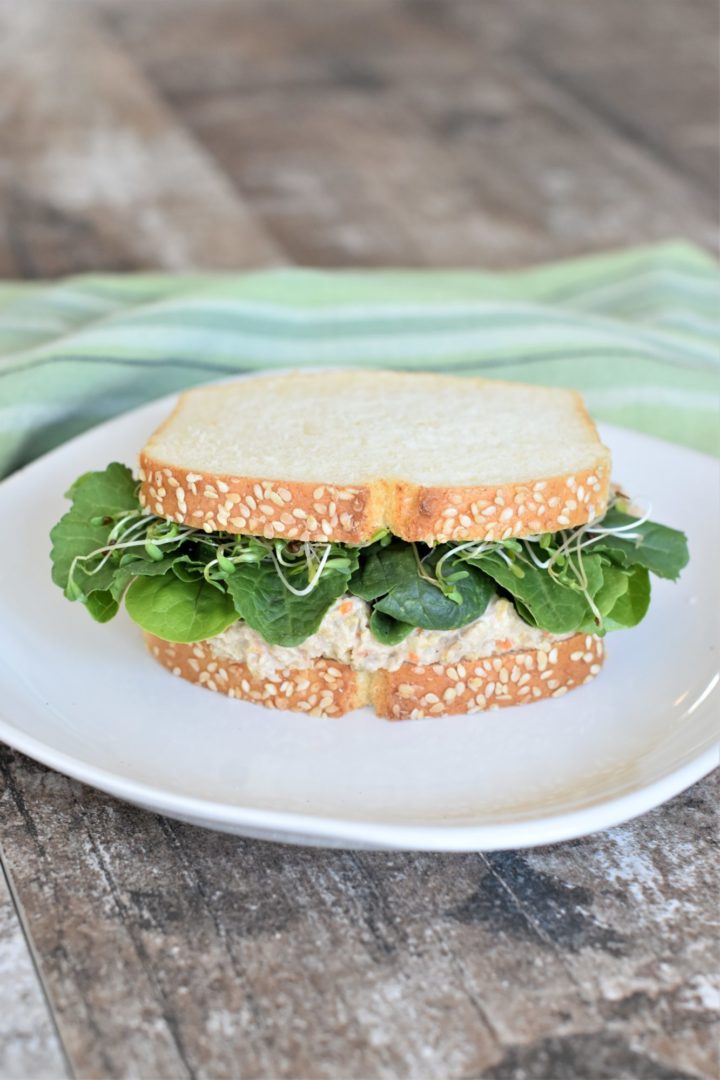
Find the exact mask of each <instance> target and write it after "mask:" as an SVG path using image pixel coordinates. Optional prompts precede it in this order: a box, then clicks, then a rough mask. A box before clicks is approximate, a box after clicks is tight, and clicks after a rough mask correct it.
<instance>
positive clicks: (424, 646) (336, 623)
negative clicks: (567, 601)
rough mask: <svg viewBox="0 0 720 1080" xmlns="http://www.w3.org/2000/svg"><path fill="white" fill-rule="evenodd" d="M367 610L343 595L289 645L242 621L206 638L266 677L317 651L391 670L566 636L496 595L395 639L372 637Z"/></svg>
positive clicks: (547, 644) (304, 662) (544, 645)
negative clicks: (452, 625)
mask: <svg viewBox="0 0 720 1080" xmlns="http://www.w3.org/2000/svg"><path fill="white" fill-rule="evenodd" d="M369 614H370V608H369V606H368V604H366V603H365V601H364V600H361V599H360V598H359V597H357V596H343V597H341V598H340V599H339V600H337V601H336V602H335V603H334V604H333V606H332V607H331V608H330V609H329V610H328V612H327V614H326V615H325V618H324V619H323V621H322V623H321V624H320V628H319V629H318V631H317V633H315V634H312V635H311V636H310V637H309V638H306V640H305V641H303V643H302V644H301V645H297V646H295V647H294V648H286V647H285V646H283V645H268V643H267V642H266V641H265V639H264V638H263V637H261V636H260V634H258V633H257V631H256V630H253V629H251V627H249V626H247V624H246V623H243V622H237V623H233V625H232V626H230V627H228V629H227V630H225V631H223V633H222V634H218V636H217V637H214V638H211V639H210V641H209V642H208V644H209V646H210V649H211V650H212V652H213V653H214V654H215V656H216V657H217V658H218V659H220V660H225V661H230V662H231V663H233V662H234V663H244V664H247V666H248V668H249V669H250V671H251V673H252V674H253V675H255V676H258V677H260V678H267V677H269V676H271V675H274V674H275V673H276V672H278V671H283V670H285V669H288V668H305V667H307V666H308V665H309V664H310V663H312V661H313V660H315V659H317V658H318V657H320V656H323V657H325V658H327V659H328V660H340V661H341V662H342V663H344V664H349V665H350V667H352V668H354V669H355V670H356V671H377V670H378V669H379V668H384V669H386V670H387V671H397V669H398V668H399V667H400V666H401V665H402V664H404V663H407V662H409V663H412V664H454V663H457V662H458V661H459V660H470V659H473V660H475V659H480V658H482V657H484V656H494V655H496V654H498V653H503V652H512V651H514V650H516V649H543V650H544V651H549V650H550V649H551V648H552V646H553V644H554V643H555V642H556V641H559V640H562V639H563V638H566V637H569V636H570V635H569V634H550V633H548V631H547V630H539V629H538V628H537V627H534V626H528V625H527V623H525V622H523V620H522V619H521V618H520V616H519V615H518V613H517V612H516V610H515V608H514V606H513V604H512V603H511V602H510V601H509V600H506V599H504V598H502V597H495V598H494V599H493V600H491V601H490V603H489V604H488V606H487V608H486V610H485V611H484V613H483V614H482V615H481V616H480V618H479V619H476V620H475V622H471V623H468V624H467V626H462V627H460V629H459V630H420V629H415V630H412V631H411V633H410V634H408V636H407V637H406V638H405V640H404V641H401V642H400V643H399V644H397V645H381V644H380V642H379V641H376V640H375V638H374V637H373V635H372V633H371V631H370V626H369V621H368V620H369Z"/></svg>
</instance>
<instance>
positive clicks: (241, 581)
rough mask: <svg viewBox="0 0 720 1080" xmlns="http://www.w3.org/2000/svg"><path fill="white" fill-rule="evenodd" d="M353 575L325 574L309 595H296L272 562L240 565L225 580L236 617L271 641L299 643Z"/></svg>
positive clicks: (316, 628) (327, 572)
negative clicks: (289, 588)
mask: <svg viewBox="0 0 720 1080" xmlns="http://www.w3.org/2000/svg"><path fill="white" fill-rule="evenodd" d="M349 577H350V575H349V573H347V572H346V573H343V572H342V571H339V570H329V571H326V572H325V573H323V574H322V576H321V578H320V580H319V581H318V583H317V585H316V586H315V588H314V589H313V590H312V592H311V593H309V594H308V595H307V596H295V595H294V593H292V592H290V591H289V590H288V589H287V588H286V587H285V585H284V584H283V582H282V580H281V579H280V576H279V575H278V573H277V570H276V569H275V567H274V565H273V564H272V563H265V562H263V563H259V564H255V565H253V564H252V563H251V564H246V565H245V566H238V567H237V568H236V569H235V572H234V573H233V574H231V575H230V576H229V577H228V578H227V581H226V583H225V584H226V588H227V589H228V592H229V593H230V597H231V599H232V602H233V604H234V606H235V613H236V614H235V617H236V618H238V619H242V620H243V621H244V622H246V623H247V624H248V626H251V627H252V628H253V630H257V632H258V633H259V634H261V635H262V637H263V638H264V639H265V641H267V642H269V643H270V644H271V645H286V646H293V645H300V644H302V642H303V641H305V639H306V638H308V637H310V635H311V634H314V633H315V632H316V631H317V630H318V628H319V626H320V623H321V622H322V620H323V618H324V616H325V613H326V612H327V610H328V608H329V607H331V605H332V604H334V603H335V601H336V600H337V599H338V597H340V596H342V595H343V593H345V592H347V583H348V579H349Z"/></svg>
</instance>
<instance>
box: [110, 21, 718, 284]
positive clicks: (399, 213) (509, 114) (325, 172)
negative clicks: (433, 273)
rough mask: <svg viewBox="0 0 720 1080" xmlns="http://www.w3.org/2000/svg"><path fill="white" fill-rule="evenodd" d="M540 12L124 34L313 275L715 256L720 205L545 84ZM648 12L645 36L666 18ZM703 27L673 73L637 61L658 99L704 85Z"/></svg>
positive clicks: (140, 26) (145, 29)
mask: <svg viewBox="0 0 720 1080" xmlns="http://www.w3.org/2000/svg"><path fill="white" fill-rule="evenodd" d="M616 7H617V5H616ZM543 10H545V11H546V12H547V7H545V8H544V9H543ZM533 11H534V9H532V7H530V14H531V15H532V12H533ZM279 12H282V15H281V16H280V15H279ZM522 12H523V7H522V4H520V5H519V6H518V5H517V4H515V5H505V4H503V3H498V2H497V0H490V2H489V3H486V4H483V5H482V7H479V6H478V5H476V4H463V3H459V4H458V3H450V4H448V5H441V4H427V3H423V4H401V3H398V2H390V3H387V2H385V0H382V2H377V0H365V2H364V3H363V4H345V5H332V4H329V3H328V2H327V0H306V2H305V3H304V4H303V5H302V9H298V8H293V7H292V6H291V5H284V6H283V7H282V8H280V9H278V8H277V7H272V8H268V6H267V5H265V4H262V3H258V2H257V0H244V2H243V3H241V4H238V3H235V2H234V0H232V2H230V0H209V2H208V3H207V4H205V5H203V6H202V7H197V6H193V5H190V6H187V5H184V4H180V5H177V4H175V3H174V2H173V0H156V2H155V3H153V4H152V5H138V4H133V3H130V4H128V5H123V6H113V7H112V9H111V15H110V19H111V22H112V26H113V28H114V31H115V33H116V34H117V35H118V38H119V40H121V41H122V43H123V44H124V45H125V46H126V47H127V49H128V50H129V51H130V52H131V54H132V55H133V57H134V58H135V59H136V61H137V63H138V64H140V65H141V66H142V68H143V70H144V72H145V73H146V76H147V78H148V80H149V81H150V82H151V83H152V84H153V85H154V86H156V87H157V88H158V90H159V91H160V92H161V93H162V94H163V95H164V96H165V98H166V100H167V101H168V102H169V103H170V104H171V105H172V107H173V108H174V109H175V110H176V112H177V114H178V115H180V116H182V118H183V120H184V121H185V122H186V123H187V124H188V126H189V127H190V128H191V129H192V131H193V132H194V134H195V136H196V138H197V139H198V141H200V142H202V144H203V145H204V146H206V147H207V149H208V151H209V152H210V153H211V154H212V155H213V156H214V157H215V158H216V159H217V160H218V161H219V162H221V163H222V165H223V167H224V169H225V170H226V172H227V173H228V175H230V176H231V177H232V178H233V180H234V182H235V183H236V185H237V187H238V188H239V189H240V190H241V191H242V192H243V194H244V196H245V197H246V198H247V199H248V200H249V201H250V203H251V204H252V206H253V207H254V209H255V210H256V212H257V214H258V215H259V217H260V218H261V219H262V221H263V222H264V224H265V226H266V228H267V229H268V230H269V231H271V232H272V233H273V235H274V236H276V237H277V238H278V239H279V240H280V242H281V243H282V245H283V246H284V247H285V248H286V249H287V250H288V251H289V252H290V253H291V255H292V257H293V258H294V259H295V260H298V261H302V262H311V263H331V264H343V263H347V262H348V261H351V262H353V263H356V264H358V263H363V264H377V263H383V264H388V263H396V264H397V263H411V264H415V265H419V264H447V263H455V264H469V265H473V264H482V265H495V266H505V265H517V264H519V263H523V262H527V261H532V260H537V259H542V258H547V257H557V256H560V255H569V254H572V253H575V252H579V251H587V250H591V249H597V248H607V247H611V246H621V245H624V244H626V243H627V242H628V240H629V239H630V238H632V241H633V242H642V241H651V240H657V239H664V238H667V237H669V236H676V235H679V234H680V235H685V236H687V237H688V238H691V239H695V240H697V241H698V242H700V243H704V244H706V245H712V244H714V243H715V242H716V237H715V232H716V229H715V217H716V214H715V205H714V201H713V199H712V193H710V194H708V193H707V192H704V191H698V190H692V187H691V186H690V185H689V184H688V183H687V181H686V178H685V177H684V176H681V175H678V170H677V168H676V167H675V165H674V163H672V162H669V161H668V160H663V155H659V154H657V153H654V152H651V150H650V149H649V148H648V147H647V146H644V145H641V143H640V141H639V140H638V139H633V138H631V137H630V136H629V133H628V132H627V131H626V130H625V129H624V128H623V127H622V125H620V124H619V123H615V122H614V121H613V120H612V118H611V119H610V120H608V118H607V117H604V116H602V115H600V113H601V111H602V110H601V109H600V107H599V106H597V107H596V105H595V104H594V103H593V101H592V100H591V97H592V95H591V94H590V92H589V91H588V92H587V93H585V94H579V93H578V94H577V95H573V93H572V87H570V88H569V89H566V87H565V86H564V84H563V82H562V80H561V79H560V77H559V76H558V78H557V79H554V78H553V77H551V76H550V75H549V74H548V73H547V72H546V71H545V70H544V68H543V67H542V65H541V64H540V61H541V60H542V59H543V57H546V56H547V55H549V53H550V48H549V45H548V44H547V39H548V38H549V36H550V31H551V30H552V28H553V27H554V26H555V22H554V21H553V18H552V17H551V16H550V15H546V17H545V20H544V22H542V23H541V26H544V27H545V28H546V31H545V42H546V45H545V51H544V52H541V53H538V56H537V57H536V56H535V54H531V55H530V56H528V55H525V54H526V53H529V50H530V44H529V39H528V34H527V33H524V32H523V31H524V30H525V31H527V27H528V25H529V26H531V27H534V26H535V23H536V22H538V21H539V17H537V16H536V17H535V18H534V21H533V18H528V19H527V20H525V21H523V19H522V18H521V17H519V15H521V14H522ZM633 12H634V15H633V16H630V15H628V16H627V19H629V18H634V19H635V23H634V26H635V27H636V37H637V34H639V33H640V28H641V27H642V24H643V19H650V18H651V17H652V15H651V10H650V5H649V4H647V3H639V4H636V5H633ZM596 21H597V20H596ZM560 22H561V20H559V19H558V23H560ZM583 25H584V24H583ZM612 26H613V22H612V19H611V18H608V33H607V37H608V39H609V38H610V37H611V30H612ZM683 29H684V31H685V34H686V37H687V38H688V40H689V44H688V45H687V47H686V49H685V50H684V53H683V55H682V56H681V57H679V58H678V60H677V62H676V64H675V66H674V67H673V68H672V69H671V70H670V72H669V75H668V71H667V70H665V69H663V70H662V71H661V70H658V69H656V68H655V67H654V65H653V64H652V62H651V60H650V58H649V57H647V58H646V57H645V56H639V57H637V61H638V67H639V68H640V70H641V71H642V74H643V76H644V78H645V79H646V82H647V83H648V86H649V89H648V91H647V92H648V95H650V93H651V88H652V86H654V85H656V84H657V85H658V87H659V89H662V92H663V95H669V94H671V93H672V87H673V86H674V85H678V84H682V83H683V81H688V82H692V80H693V78H694V70H693V56H694V55H695V53H694V51H693V50H695V52H697V51H698V50H700V52H701V53H703V50H704V49H705V29H706V28H705V22H704V21H703V20H702V19H701V20H699V21H698V20H695V21H693V17H692V11H690V13H689V15H688V17H687V19H685V18H684V19H683ZM558 30H559V33H560V34H561V38H562V27H561V26H558ZM581 30H582V26H581ZM576 36H577V35H576ZM587 47H588V48H590V44H588V46H587ZM602 51H603V50H602V47H600V48H599V52H602ZM636 53H637V50H636ZM210 54H212V56H213V63H212V64H211V65H210V64H207V63H206V58H207V56H208V55H210ZM538 57H539V59H538ZM531 61H532V62H531ZM543 63H544V61H543ZM609 74H610V75H611V74H612V72H609ZM668 79H670V80H671V81H670V84H669V85H668ZM586 99H587V100H586ZM661 99H662V95H661ZM689 107H690V102H689V100H688V108H689ZM690 122H691V118H687V123H690ZM692 122H695V121H692ZM637 123H638V124H639V123H640V120H638V121H637ZM661 123H662V121H661V120H658V124H661ZM656 126H657V125H656ZM665 156H666V157H667V155H665Z"/></svg>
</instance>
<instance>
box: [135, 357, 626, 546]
mask: <svg viewBox="0 0 720 1080" xmlns="http://www.w3.org/2000/svg"><path fill="white" fill-rule="evenodd" d="M140 477H141V481H142V483H141V489H140V498H141V502H142V503H143V505H144V506H146V507H147V508H148V509H149V510H151V511H153V512H154V513H156V514H158V515H160V516H162V517H167V518H172V519H173V520H175V521H178V522H184V523H186V524H188V525H195V526H198V527H201V528H204V529H205V530H206V531H207V532H211V531H215V530H222V531H226V532H230V533H245V534H249V535H255V536H265V537H268V538H271V537H279V538H281V539H284V540H317V541H328V540H333V541H336V542H339V543H346V544H362V543H366V542H367V541H368V540H370V539H371V538H372V537H373V535H374V534H375V533H377V532H378V530H380V529H384V528H388V529H390V530H391V531H392V532H393V533H394V534H395V535H396V536H400V537H402V538H403V539H404V540H418V541H424V542H426V543H439V542H444V541H448V540H453V541H463V540H500V539H505V538H507V537H510V536H529V535H533V534H535V533H540V532H556V531H558V530H559V529H563V528H568V527H570V526H574V525H580V524H582V523H584V522H586V521H590V520H592V519H593V518H594V517H596V516H597V515H599V514H601V513H602V512H603V511H604V509H605V507H606V505H607V498H608V487H609V480H610V454H609V451H608V450H607V448H606V447H605V446H603V444H602V443H601V442H600V438H599V436H598V433H597V431H596V429H595V425H594V424H593V422H592V420H591V419H590V417H589V416H588V413H587V410H586V408H585V405H584V403H583V400H582V398H581V397H580V395H579V394H577V393H576V392H575V391H572V390H561V389H555V388H548V387H540V386H527V385H524V384H521V383H509V382H499V381H495V380H491V379H480V378H467V377H456V376H446V375H430V374H416V373H405V372H394V371H367V370H341V371H327V372H313V373H301V372H297V373H292V374H289V375H277V376H263V377H255V378H243V379H238V380H237V381H235V382H230V383H220V384H215V385H212V386H206V387H201V388H199V389H196V390H189V391H187V392H186V393H184V394H182V395H181V396H180V399H179V401H178V403H177V405H176V407H175V409H174V411H173V412H172V413H171V415H170V416H169V417H168V419H167V420H166V421H165V422H164V423H163V424H162V425H161V426H160V427H159V428H158V430H157V431H156V432H155V433H154V434H153V435H152V436H151V437H150V439H149V441H148V443H147V445H146V446H145V448H144V449H143V451H142V452H141V454H140Z"/></svg>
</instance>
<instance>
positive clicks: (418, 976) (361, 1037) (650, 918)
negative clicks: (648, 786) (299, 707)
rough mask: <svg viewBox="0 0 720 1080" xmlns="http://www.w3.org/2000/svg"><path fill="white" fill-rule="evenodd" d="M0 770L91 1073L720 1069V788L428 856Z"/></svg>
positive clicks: (58, 987) (49, 975) (27, 898)
mask: <svg viewBox="0 0 720 1080" xmlns="http://www.w3.org/2000/svg"><path fill="white" fill-rule="evenodd" d="M1 761H2V775H3V777H4V784H3V795H2V802H1V803H0V810H1V812H2V820H3V822H4V830H3V831H4V838H5V844H6V852H7V857H8V860H9V861H10V863H11V865H12V866H13V868H14V873H15V877H16V881H17V887H18V890H19V892H20V894H21V895H22V897H23V903H24V905H25V910H26V914H27V921H28V926H29V928H30V931H31V933H32V935H33V939H34V940H35V942H36V945H37V948H38V951H39V953H40V955H41V957H42V967H43V972H44V976H45V979H46V981H47V984H48V986H49V988H50V992H51V994H52V998H53V1001H54V1004H55V1008H56V1013H57V1022H58V1025H59V1027H60V1031H61V1033H62V1036H63V1040H64V1043H65V1046H66V1049H67V1052H68V1054H69V1056H70V1058H71V1060H72V1062H73V1065H74V1067H75V1070H76V1073H77V1075H78V1076H82V1077H94V1076H98V1075H101V1076H111V1077H114V1076H133V1077H156V1076H161V1077H185V1076H197V1077H235V1076H262V1077H272V1078H275V1077H298V1076H300V1077H305V1076H308V1077H310V1076H312V1077H337V1076H343V1077H358V1078H365V1077H387V1078H395V1077H398V1076H414V1077H428V1078H430V1077H437V1076H448V1077H461V1076H480V1075H482V1076H488V1077H493V1078H498V1080H499V1078H506V1077H507V1078H510V1077H520V1076H523V1077H528V1078H536V1077H537V1078H544V1080H545V1078H546V1080H549V1078H552V1080H562V1078H563V1077H565V1078H568V1080H569V1078H570V1077H573V1078H575V1077H578V1076H583V1077H589V1076H592V1077H595V1076H597V1077H613V1078H616V1080H617V1078H620V1077H633V1078H636V1077H648V1078H650V1077H652V1078H657V1077H659V1078H663V1077H666V1078H668V1080H669V1078H670V1077H673V1078H681V1077H707V1078H708V1080H710V1078H712V1077H713V1076H714V1075H715V1072H714V1070H715V1067H716V1063H717V1057H716V1054H717V1043H716V1041H715V1038H714V1033H713V1026H712V1025H713V1018H714V1015H715V1014H714V1008H713V1004H714V1002H716V1000H717V999H716V997H715V994H716V993H717V990H716V989H714V988H713V972H716V970H717V967H718V959H720V957H719V956H718V933H717V931H718V921H719V920H718V914H717V909H716V908H717V905H716V902H715V901H716V897H717V867H716V865H715V862H714V855H715V850H714V849H715V843H716V838H717V824H718V821H717V810H716V800H717V795H718V782H717V778H716V779H714V780H713V779H712V778H711V779H708V780H706V781H704V782H703V783H701V784H699V785H696V787H695V788H693V789H692V791H690V792H689V793H687V794H685V795H684V796H681V797H680V798H679V799H676V800H674V801H673V802H672V803H670V804H668V805H667V806H665V807H662V808H660V809H659V810H656V811H654V812H653V813H651V814H648V815H646V816H645V817H644V818H642V819H641V820H640V821H638V822H636V823H631V824H629V825H626V826H624V827H622V828H618V829H612V830H610V831H609V832H607V833H605V834H602V835H600V836H597V837H590V838H588V839H585V840H578V841H575V842H573V843H570V844H565V845H561V846H556V847H551V848H546V849H539V850H537V851H534V852H525V853H514V852H507V853H501V854H495V855H489V856H482V855H413V854H380V853H351V852H330V851H316V850H303V849H294V848H290V847H285V846H281V845H272V844H265V843H258V842H253V841H245V840H240V839H236V838H233V837H228V836H222V835H219V834H213V833H208V832H205V831H202V830H198V829H195V828H192V827H191V826H184V825H180V824H177V823H175V822H172V821H169V820H166V819H163V818H158V817H156V816H154V815H151V814H148V813H145V812H143V811H140V810H135V809H133V808H131V807H128V806H124V805H122V804H120V803H118V802H116V801H114V800H113V799H110V798H108V797H105V796H103V795H100V794H99V793H97V792H94V791H92V790H90V789H88V788H85V787H83V786H81V785H79V784H77V783H75V782H73V781H70V780H66V779H64V778H63V777H61V776H58V775H56V774H53V773H50V772H48V771H47V770H46V769H44V768H43V767H41V766H39V765H35V764H34V763H33V762H30V761H28V760H27V759H24V758H22V757H20V756H19V755H17V754H15V753H13V752H10V751H9V750H6V751H5V752H4V753H3V755H2V759H1ZM715 1018H716V1017H715ZM716 1034H717V1032H715V1035H716Z"/></svg>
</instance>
